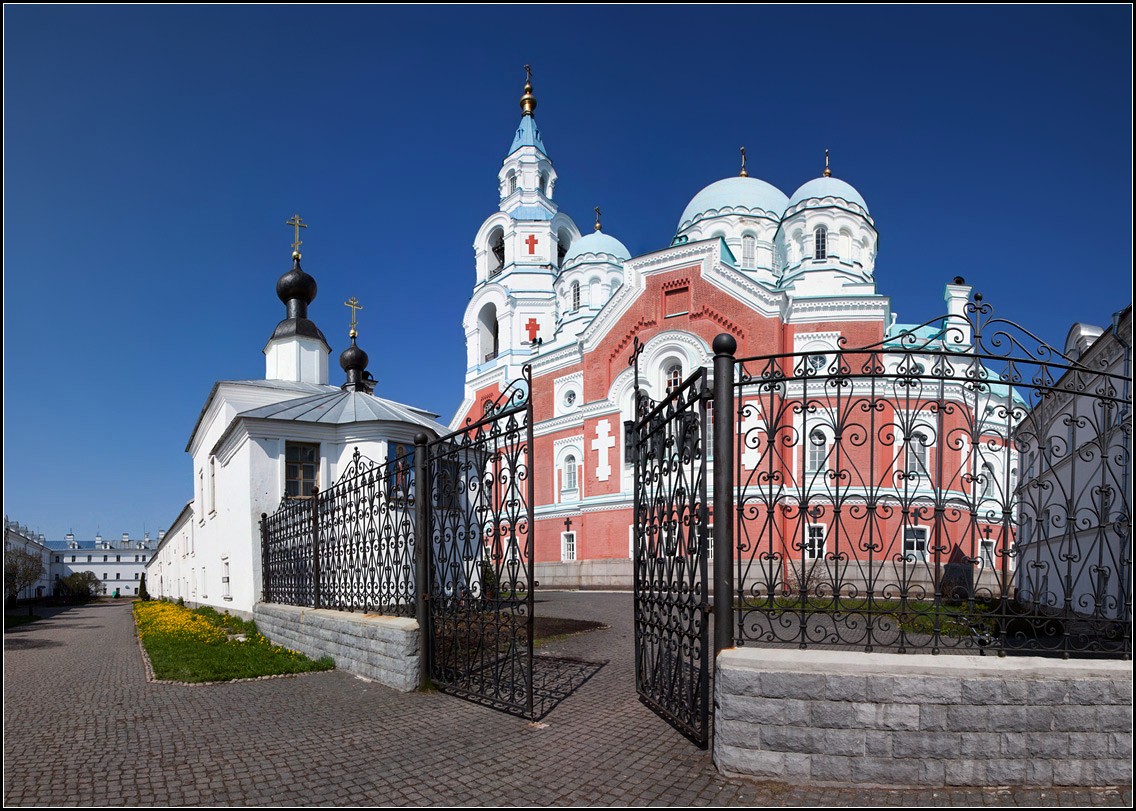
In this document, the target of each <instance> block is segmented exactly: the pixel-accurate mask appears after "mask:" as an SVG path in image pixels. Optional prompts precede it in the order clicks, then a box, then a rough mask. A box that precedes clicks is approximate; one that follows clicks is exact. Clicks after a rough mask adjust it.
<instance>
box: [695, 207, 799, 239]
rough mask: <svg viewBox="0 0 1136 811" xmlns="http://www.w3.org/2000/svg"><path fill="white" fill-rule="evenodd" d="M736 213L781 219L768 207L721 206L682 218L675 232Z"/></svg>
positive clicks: (768, 218)
mask: <svg viewBox="0 0 1136 811" xmlns="http://www.w3.org/2000/svg"><path fill="white" fill-rule="evenodd" d="M737 215H742V216H748V217H761V218H763V219H767V220H773V222H780V220H781V214H780V213H779V212H775V211H769V210H768V209H765V208H747V207H745V206H723V207H722V208H711V209H708V210H706V211H702V212H699V213H698V214H695V215H694V216H693V217H691V218H690V219H689V220H684V221H683V222H681V223H679V226H678V231H676V232H675V233H676V234H681V233H682V232H683V231H685V230H686V229H687V228H690V226H692V225H697V224H698V223H700V222H702V221H703V220H715V219H718V218H719V217H730V216H737Z"/></svg>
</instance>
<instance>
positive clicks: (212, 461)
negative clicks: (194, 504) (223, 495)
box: [209, 456, 217, 515]
mask: <svg viewBox="0 0 1136 811" xmlns="http://www.w3.org/2000/svg"><path fill="white" fill-rule="evenodd" d="M215 512H217V457H215V456H210V457H209V514H210V515H212V514H213V513H215Z"/></svg>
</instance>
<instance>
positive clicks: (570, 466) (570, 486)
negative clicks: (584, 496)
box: [564, 454, 577, 491]
mask: <svg viewBox="0 0 1136 811" xmlns="http://www.w3.org/2000/svg"><path fill="white" fill-rule="evenodd" d="M576 487H577V480H576V457H575V456H573V455H572V454H568V455H567V456H566V457H564V490H565V491H569V490H575V489H576Z"/></svg>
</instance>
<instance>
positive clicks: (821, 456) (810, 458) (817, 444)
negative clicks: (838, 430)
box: [805, 428, 828, 473]
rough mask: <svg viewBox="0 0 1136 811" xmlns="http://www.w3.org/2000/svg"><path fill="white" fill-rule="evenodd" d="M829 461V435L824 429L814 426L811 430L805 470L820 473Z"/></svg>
mask: <svg viewBox="0 0 1136 811" xmlns="http://www.w3.org/2000/svg"><path fill="white" fill-rule="evenodd" d="M827 461H828V437H827V436H826V435H825V433H824V431H822V430H821V429H819V428H814V429H813V430H811V431H810V432H809V442H808V451H807V452H806V457H805V472H807V473H819V472H820V471H822V470H824V469H825V464H826V462H827Z"/></svg>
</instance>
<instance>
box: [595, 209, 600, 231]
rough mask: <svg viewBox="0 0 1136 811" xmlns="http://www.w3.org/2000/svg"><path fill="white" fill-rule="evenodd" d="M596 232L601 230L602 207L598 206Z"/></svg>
mask: <svg viewBox="0 0 1136 811" xmlns="http://www.w3.org/2000/svg"><path fill="white" fill-rule="evenodd" d="M596 230H597V231H599V230H600V207H599V206H596Z"/></svg>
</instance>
